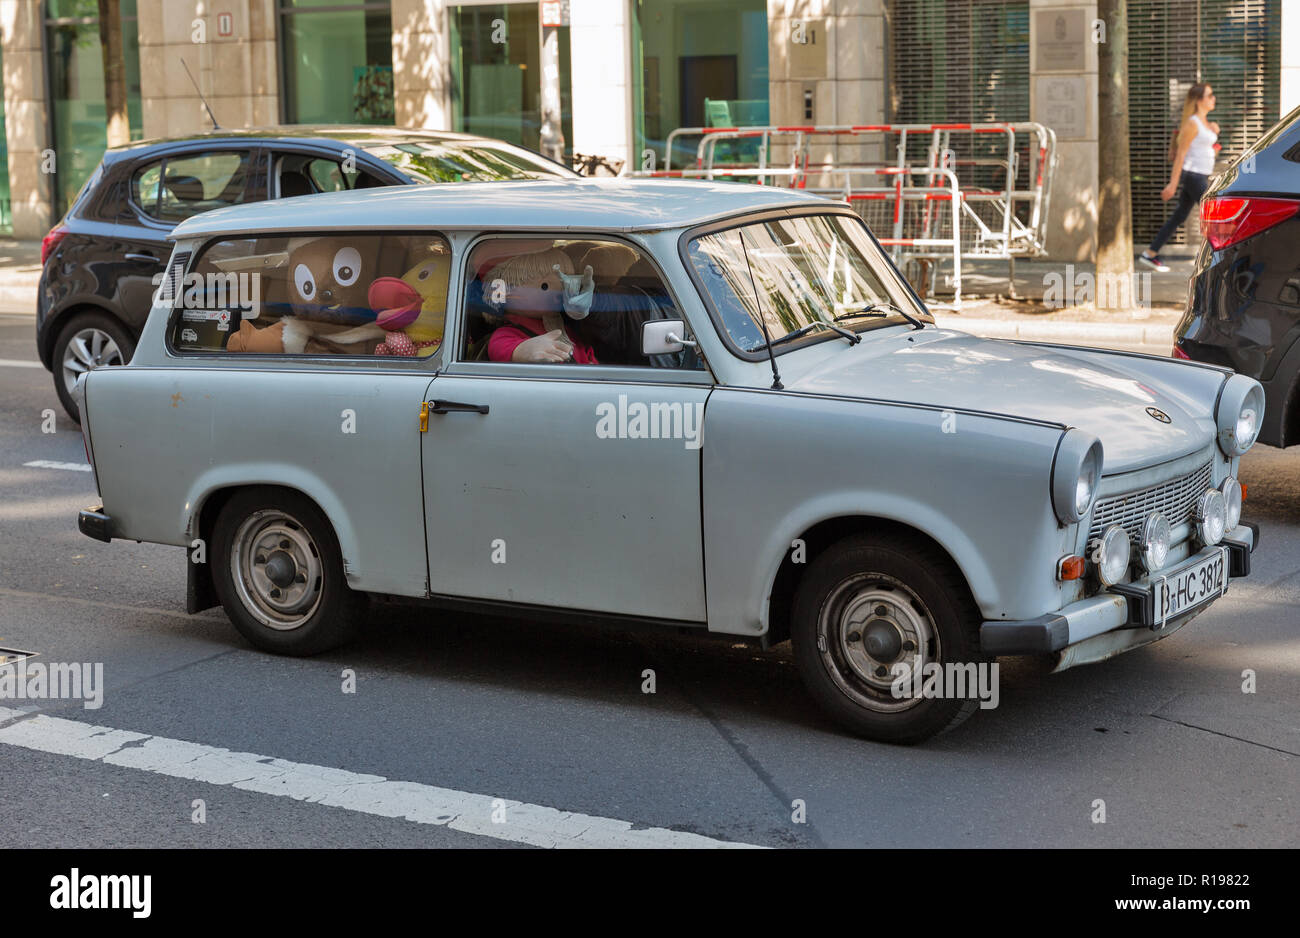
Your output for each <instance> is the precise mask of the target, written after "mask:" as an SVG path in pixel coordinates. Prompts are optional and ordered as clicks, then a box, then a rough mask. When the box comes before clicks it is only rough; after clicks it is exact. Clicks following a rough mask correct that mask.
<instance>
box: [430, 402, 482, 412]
mask: <svg viewBox="0 0 1300 938" xmlns="http://www.w3.org/2000/svg"><path fill="white" fill-rule="evenodd" d="M487 412H488V405H487V404H462V403H460V402H459V401H429V413H431V414H451V413H457V414H486V413H487Z"/></svg>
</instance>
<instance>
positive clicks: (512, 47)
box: [449, 3, 573, 157]
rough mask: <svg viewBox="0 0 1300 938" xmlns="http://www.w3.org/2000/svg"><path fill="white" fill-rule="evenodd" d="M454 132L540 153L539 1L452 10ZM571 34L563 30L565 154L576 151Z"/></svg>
mask: <svg viewBox="0 0 1300 938" xmlns="http://www.w3.org/2000/svg"><path fill="white" fill-rule="evenodd" d="M449 19H450V22H451V59H452V69H451V73H452V85H451V88H452V90H451V95H452V115H453V121H454V124H453V126H454V128H455V129H456V130H459V131H462V132H464V133H471V134H479V135H481V136H484V137H495V138H496V139H498V140H506V141H509V142H510V143H516V144H519V145H520V146H523V147H527V148H528V149H530V150H539V149H540V144H541V27H540V22H539V19H538V5H537V4H536V3H473V4H471V3H464V4H460V5H457V6H453V7H451V9H450V11H449ZM569 74H570V71H569V30H568V29H567V28H561V29H560V107H561V115H562V116H561V125H562V127H563V131H564V142H565V156H566V157H569V156H571V155H572V153H573V120H572V98H571V95H570V81H569Z"/></svg>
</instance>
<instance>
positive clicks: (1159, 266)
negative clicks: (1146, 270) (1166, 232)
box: [1138, 254, 1169, 274]
mask: <svg viewBox="0 0 1300 938" xmlns="http://www.w3.org/2000/svg"><path fill="white" fill-rule="evenodd" d="M1138 263H1140V264H1146V265H1147V266H1148V267H1150V268H1151V269H1152V270H1158V271H1160V272H1161V273H1162V274H1163V273H1168V271H1169V265H1168V264H1166V263H1165V262H1164V261H1162V260H1161V259H1160V255H1159V254H1139V255H1138Z"/></svg>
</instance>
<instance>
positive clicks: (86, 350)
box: [50, 313, 135, 424]
mask: <svg viewBox="0 0 1300 938" xmlns="http://www.w3.org/2000/svg"><path fill="white" fill-rule="evenodd" d="M133 354H135V342H134V340H132V338H131V336H130V334H129V333H128V332H127V331H126V329H124V328H123V327H122V324H121V323H119V322H118V321H117V320H116V319H114V318H113V317H112V316H109V315H108V314H107V313H79V314H77V315H75V316H73V317H72V319H71V320H70V321H69V322H68V323H67V324H66V325H65V326H64V327H63V328H62V329H60V330H59V337H58V338H57V339H55V340H54V350H53V354H52V357H51V359H50V364H51V366H52V370H53V372H54V390H55V391H57V392H58V395H59V403H61V404H62V405H63V409H64V410H65V411H67V414H68V416H69V417H71V418H72V422H73V423H78V424H79V423H81V414H80V413H78V411H77V404H76V401H74V400H73V399H72V385H74V384H76V377H77V376H78V375H80V374H82V373H83V372H86V371H92V370H93V369H95V368H100V367H103V366H105V365H125V364H126V363H127V362H129V361H130V360H131V356H132V355H133Z"/></svg>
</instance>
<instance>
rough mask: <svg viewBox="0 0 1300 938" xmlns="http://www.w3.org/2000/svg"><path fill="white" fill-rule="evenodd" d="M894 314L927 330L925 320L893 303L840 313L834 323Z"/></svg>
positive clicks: (872, 305) (874, 304) (876, 304)
mask: <svg viewBox="0 0 1300 938" xmlns="http://www.w3.org/2000/svg"><path fill="white" fill-rule="evenodd" d="M892 313H897V314H898V315H900V316H902V317H903V318H904V319H906V320H907V321H908V322H910V323H911V324H912V325H913V326H915V327H916V328H918V329H924V328H925V322H924V321H923V320H920V319H917V318H916V317H915V316H913V315H912V314H911V313H909V312H908V311H907V310H905V309H902V308H901V307H898V306H895V305H894V304H893V303H872V304H871V305H869V306H864V307H862V309H855V310H854V311H853V312H851V313H840V314H839V315H838V316H836V317H835V319H834V322H842V321H844V320H845V319H853V318H854V317H856V316H889V315H891V314H892Z"/></svg>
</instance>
